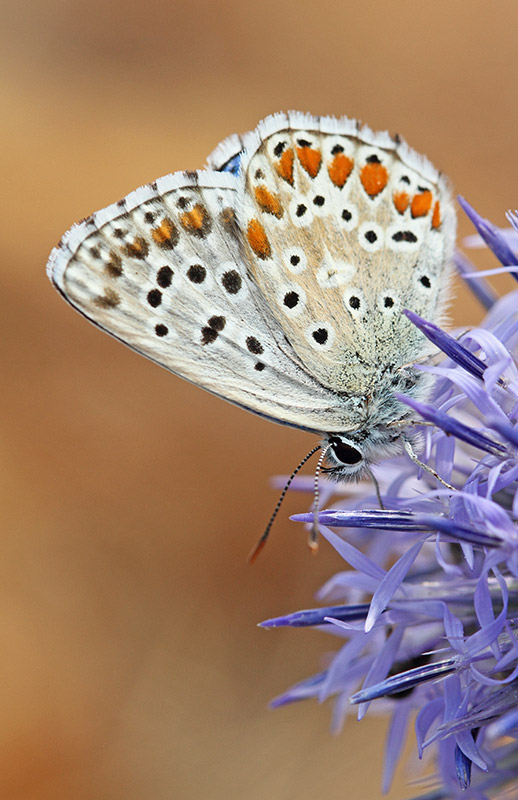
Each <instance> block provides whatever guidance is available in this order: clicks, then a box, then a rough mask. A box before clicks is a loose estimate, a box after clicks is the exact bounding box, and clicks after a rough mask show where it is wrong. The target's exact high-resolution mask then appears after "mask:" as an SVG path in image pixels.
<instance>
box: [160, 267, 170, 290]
mask: <svg viewBox="0 0 518 800" xmlns="http://www.w3.org/2000/svg"><path fill="white" fill-rule="evenodd" d="M173 274H174V273H173V270H172V269H171V267H160V269H159V270H158V272H157V274H156V282H157V283H158V285H159V286H161V287H162V289H167V287H168V286H171V281H172V280H173Z"/></svg>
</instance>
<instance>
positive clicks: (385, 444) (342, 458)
mask: <svg viewBox="0 0 518 800" xmlns="http://www.w3.org/2000/svg"><path fill="white" fill-rule="evenodd" d="M399 439H400V432H399V431H398V432H395V431H390V432H389V431H386V430H385V431H383V432H382V431H380V430H379V429H378V430H377V429H372V430H370V431H351V432H347V433H343V434H342V433H332V434H328V435H327V437H326V439H325V440H324V442H323V444H322V446H323V448H325V449H326V460H327V462H328V463H329V465H330V466H328V467H325V468H324V469H323V472H326V473H327V475H328V477H330V478H332V479H333V480H336V481H354V480H360V479H361V478H363V477H365V475H366V474H367V473H368V472H369V469H370V466H371V465H372V464H373V463H376V462H377V461H379V460H380V458H384V457H387V456H392V455H396V454H397V453H399V452H401V449H402V448H401V443H400V441H399Z"/></svg>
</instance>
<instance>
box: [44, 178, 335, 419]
mask: <svg viewBox="0 0 518 800" xmlns="http://www.w3.org/2000/svg"><path fill="white" fill-rule="evenodd" d="M237 186H238V179H237V178H236V177H235V176H234V175H233V174H231V173H227V174H225V173H217V172H211V171H206V172H197V173H176V174H173V175H168V176H165V177H164V178H161V179H159V180H158V181H156V182H155V183H153V184H150V185H148V186H144V187H141V188H140V189H138V190H136V191H135V192H132V193H131V194H130V195H128V196H127V197H126V198H124V200H122V201H120V202H119V203H116V204H114V205H111V206H109V207H108V208H106V209H103V210H102V211H99V212H97V213H95V214H93V215H92V216H91V217H89V218H87V219H86V220H84V221H83V222H81V223H80V224H78V225H76V226H74V227H73V228H72V229H71V230H70V231H69V232H68V233H67V234H65V236H64V237H63V239H62V241H61V242H60V244H59V245H58V247H56V248H55V249H54V250H53V252H52V254H51V256H50V260H49V266H48V271H49V276H50V278H51V280H52V281H53V283H54V284H55V286H56V287H57V289H58V290H59V291H60V292H61V293H62V294H63V296H64V297H65V299H66V300H68V302H69V303H71V305H72V306H74V307H75V308H76V309H77V310H78V311H79V312H80V313H82V314H84V316H86V317H87V318H88V319H89V320H90V321H91V322H93V323H94V324H95V325H97V326H98V327H100V328H102V329H103V330H105V331H106V332H107V333H110V334H111V335H112V336H115V337H116V338H117V339H120V340H121V341H122V342H124V343H125V344H126V345H128V346H129V347H131V348H132V349H133V350H136V351H137V352H139V353H141V354H142V355H144V356H146V357H147V358H150V359H152V360H153V361H155V362H156V363H157V364H160V365H161V366H163V367H165V368H166V369H168V370H170V371H171V372H173V373H175V374H177V375H179V376H181V377H182V378H186V379H187V380H189V381H191V382H193V383H195V384H197V385H199V386H201V387H203V388H205V389H207V390H209V391H210V392H212V393H214V394H216V395H219V396H220V397H223V398H225V399H226V400H229V401H231V402H233V403H235V404H237V405H239V406H242V407H244V408H247V409H249V410H250V411H253V412H256V413H257V414H260V415H261V416H264V417H267V418H270V419H273V420H275V421H278V422H282V423H285V424H289V425H292V426H294V427H299V428H303V429H308V430H313V431H323V430H330V431H337V430H343V428H344V415H343V407H342V406H343V403H342V401H341V400H340V398H337V397H336V396H335V394H334V393H333V392H330V391H328V390H326V389H324V388H323V387H322V386H320V385H319V383H318V381H317V380H315V378H313V377H312V376H310V375H309V374H308V373H307V370H306V369H305V368H304V367H303V365H302V363H301V362H300V359H299V358H298V356H297V355H296V353H295V352H294V351H293V349H292V348H291V346H290V345H289V343H288V342H287V341H286V337H285V335H284V333H283V330H282V328H281V326H280V325H279V323H278V322H277V321H276V320H275V318H274V317H273V316H271V315H270V314H269V312H268V309H267V308H265V307H264V304H263V300H262V297H261V295H260V293H259V291H258V289H257V287H256V286H255V285H254V283H253V281H252V280H251V279H250V276H249V274H248V272H247V267H246V264H245V261H244V260H243V255H242V252H241V247H240V241H241V237H240V235H239V231H238V228H237V226H236V220H235V203H236V198H237Z"/></svg>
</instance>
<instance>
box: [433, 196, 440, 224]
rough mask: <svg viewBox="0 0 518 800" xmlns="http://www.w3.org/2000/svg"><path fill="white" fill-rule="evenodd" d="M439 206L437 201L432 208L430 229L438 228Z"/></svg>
mask: <svg viewBox="0 0 518 800" xmlns="http://www.w3.org/2000/svg"><path fill="white" fill-rule="evenodd" d="M441 222H442V220H441V206H440V204H439V201H438V200H437V202H436V204H435V205H434V207H433V215H432V228H438V227H439V225H440V224H441Z"/></svg>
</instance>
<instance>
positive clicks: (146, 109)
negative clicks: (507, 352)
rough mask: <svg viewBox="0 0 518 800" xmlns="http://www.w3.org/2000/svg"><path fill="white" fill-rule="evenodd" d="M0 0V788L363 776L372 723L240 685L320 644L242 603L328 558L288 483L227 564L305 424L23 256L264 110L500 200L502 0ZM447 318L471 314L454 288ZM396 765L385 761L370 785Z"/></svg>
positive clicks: (511, 27)
mask: <svg viewBox="0 0 518 800" xmlns="http://www.w3.org/2000/svg"><path fill="white" fill-rule="evenodd" d="M0 8H1V10H2V32H1V34H0V36H1V37H2V42H1V47H0V67H1V74H2V78H1V84H0V92H1V97H2V100H1V102H2V110H3V114H2V120H3V122H2V126H1V128H0V141H1V150H0V152H1V153H2V156H3V165H2V183H3V186H2V192H1V203H2V206H3V207H2V212H1V213H2V219H3V221H4V224H3V225H2V226H1V232H0V236H1V252H2V254H3V257H2V260H1V265H0V280H1V296H0V300H1V303H2V311H1V314H0V324H1V326H2V332H1V341H2V350H3V361H2V377H3V380H2V391H1V400H0V403H1V405H0V425H1V429H2V433H1V451H0V470H1V479H0V492H1V495H2V496H1V504H0V507H1V509H2V516H3V525H2V539H1V544H2V557H1V560H0V637H1V643H2V646H1V651H2V666H1V668H0V674H1V680H0V796H1V797H2V798H3V797H5V798H10V800H22V798H23V800H29V798H30V799H31V800H47V799H48V800H51V799H52V800H60V799H61V798H67V800H71V799H72V798H73V800H91V798H96V800H119V798H120V800H142V798H150V799H151V798H153V800H170V799H171V798H181V800H197V799H198V798H205V797H210V798H211V800H222V799H223V798H225V799H226V798H234V797H236V798H247V800H260V799H261V800H262V798H265V797H273V798H282V799H283V800H284V799H286V800H291V799H292V798H293V800H295V798H297V800H310V798H311V799H313V798H315V797H327V798H339V797H340V798H341V797H350V798H361V799H362V800H363V798H376V797H379V795H380V790H379V786H380V776H381V762H382V742H383V736H384V731H385V723H384V721H383V720H381V719H380V718H377V717H375V716H371V717H368V718H367V719H365V720H364V721H362V722H361V723H360V724H358V723H356V722H355V721H354V720H353V719H352V718H351V719H350V720H349V721H348V723H347V725H346V728H345V731H344V733H343V734H342V735H340V736H339V737H336V738H333V737H331V735H330V734H329V732H328V725H329V718H330V707H319V706H318V705H317V704H313V703H308V704H305V705H304V704H302V705H295V706H290V707H288V708H285V709H281V710H278V711H276V712H269V711H268V710H267V708H266V706H267V701H268V700H269V699H270V698H271V697H272V696H274V695H275V694H277V693H279V692H280V691H282V690H283V689H285V688H286V687H287V686H288V685H290V684H291V683H293V682H295V681H297V680H300V679H302V678H303V677H306V676H307V675H309V674H311V673H312V672H314V671H316V670H317V669H318V668H319V665H320V663H321V662H320V659H321V657H322V655H323V654H324V653H325V652H326V650H328V649H333V648H334V647H336V644H334V640H333V639H332V638H331V637H325V636H323V635H322V634H319V633H315V632H311V631H299V632H296V631H289V630H285V631H282V630H281V631H274V632H270V633H267V632H265V631H263V630H260V629H258V628H257V627H256V623H257V622H258V621H260V620H261V619H265V618H267V617H269V616H273V615H277V614H281V613H284V612H287V611H289V610H295V609H298V608H304V607H309V606H311V605H312V604H313V602H314V601H313V594H314V592H315V591H316V589H317V588H318V587H319V586H320V585H321V583H322V582H323V581H324V580H325V579H326V578H327V577H329V576H330V575H331V574H332V573H333V572H335V571H336V570H337V569H341V568H342V567H343V564H342V562H340V561H339V559H338V557H337V556H335V554H334V553H333V552H331V550H330V548H329V547H328V546H327V545H325V544H323V545H322V547H321V550H320V554H319V556H318V558H316V559H315V558H311V557H310V555H309V552H308V549H307V547H306V543H305V541H306V534H305V531H304V530H303V528H302V527H300V526H297V525H295V524H294V523H290V522H289V521H288V516H289V513H294V512H295V511H298V510H305V509H306V508H307V506H308V505H309V499H308V498H306V497H304V496H300V495H292V496H290V497H288V499H287V502H286V505H285V508H284V511H283V513H282V514H281V517H280V519H279V521H278V524H277V525H276V528H275V530H274V535H273V536H272V541H271V542H270V544H269V546H268V547H267V549H266V551H265V552H264V553H263V555H262V557H261V558H260V559H259V560H258V562H257V563H256V564H255V565H254V567H253V568H249V567H247V565H246V564H245V557H246V554H247V552H248V550H249V548H250V547H251V545H252V544H253V542H254V541H255V540H256V538H257V536H258V535H259V534H260V532H261V530H262V528H263V526H264V523H265V522H266V520H267V518H268V516H269V514H270V512H271V510H272V508H273V506H274V504H275V501H276V496H277V492H276V491H272V490H271V489H270V488H269V486H268V481H269V477H270V476H271V475H274V474H278V473H282V474H283V473H286V472H289V471H291V469H292V468H293V467H294V466H295V464H296V463H297V462H298V461H299V459H300V458H301V457H302V455H304V454H305V453H306V452H307V450H309V448H310V447H311V446H312V443H313V440H312V439H311V437H308V436H307V435H305V434H303V433H299V432H295V431H291V430H288V429H286V428H282V427H278V426H275V425H272V424H271V423H267V422H264V421H262V420H260V419H256V418H255V417H252V416H251V415H249V414H246V413H244V412H242V411H240V410H237V409H235V408H233V407H231V406H229V405H227V404H226V403H224V402H222V401H220V400H217V399H215V398H213V397H211V396H209V395H207V394H205V393H204V392H202V391H200V390H198V389H197V388H195V387H193V386H190V385H187V384H186V383H183V382H182V381H180V380H179V379H176V378H174V377H172V376H171V375H169V374H168V373H166V372H165V371H164V370H160V369H158V368H157V367H156V366H154V365H153V364H151V363H148V362H146V361H145V360H144V359H142V358H140V357H139V356H137V355H135V354H134V353H132V352H130V351H129V350H127V349H125V348H124V347H122V346H121V345H120V344H119V343H117V342H116V341H114V340H111V339H110V338H109V337H108V336H105V335H104V334H102V333H100V332H99V331H98V330H96V329H95V328H94V327H93V326H90V325H88V324H86V322H85V320H84V319H82V318H81V317H80V316H79V315H77V314H75V313H73V311H72V310H70V309H69V308H68V307H67V306H66V305H65V304H64V303H63V301H62V300H61V299H60V298H59V297H58V295H57V293H56V292H54V290H53V289H52V288H51V286H50V284H49V283H48V281H47V279H46V277H45V272H44V268H45V262H46V258H47V255H48V253H49V251H50V249H51V248H52V246H53V245H54V244H55V243H56V242H57V241H58V239H59V238H60V236H61V234H62V233H63V232H64V230H65V229H67V228H68V227H69V226H70V225H71V224H72V223H73V222H74V221H75V220H77V219H79V218H81V217H84V216H86V215H87V214H88V213H90V212H91V211H93V210H95V209H97V208H101V207H102V206H104V205H107V204H108V203H110V202H112V201H114V200H117V199H118V198H120V197H122V196H123V195H124V194H126V193H127V192H128V191H130V190H131V189H133V188H135V187H136V186H138V185H140V184H142V183H145V182H147V181H150V180H152V179H154V178H156V177H158V176H159V175H162V174H164V173H167V172H170V171H174V170H179V169H185V168H190V169H192V168H198V167H201V166H202V165H203V163H204V159H205V157H206V155H207V154H208V153H209V152H210V151H211V150H212V149H213V147H214V146H215V145H216V144H217V142H218V141H219V140H220V139H222V138H224V137H225V136H227V135H228V134H230V133H232V132H234V131H243V130H248V129H250V128H252V127H254V126H255V124H256V123H257V121H258V120H259V119H260V118H261V117H263V116H265V115H267V114H268V113H271V112H273V111H277V110H286V109H289V108H296V109H300V110H308V111H312V112H314V113H318V114H326V113H327V114H337V115H341V114H347V115H349V116H352V117H358V118H360V119H363V120H364V121H365V122H368V123H369V124H370V125H371V126H372V127H374V128H376V129H385V128H387V129H389V130H390V131H392V132H396V131H397V132H400V133H402V134H403V135H404V136H405V137H406V138H407V139H408V141H409V142H410V144H411V145H412V146H414V147H415V148H416V149H418V150H419V151H421V152H425V153H426V154H427V155H428V156H429V157H430V158H431V159H432V161H433V162H434V163H435V164H436V165H437V166H438V167H439V168H440V169H442V170H443V171H444V172H446V173H447V174H448V175H449V176H450V177H451V178H452V180H453V182H454V185H455V188H456V190H457V191H459V192H460V193H462V194H464V195H465V196H466V197H467V198H468V199H469V200H470V201H471V202H472V204H473V205H474V206H475V207H476V208H477V209H478V210H479V211H480V212H481V213H483V214H484V215H486V216H488V217H490V218H492V219H493V220H494V221H495V222H498V223H500V224H503V223H504V212H505V210H506V209H507V208H508V207H514V206H515V205H516V203H517V200H518V197H517V188H516V187H517V186H518V158H517V152H516V143H517V134H516V131H517V129H518V103H517V90H516V80H517V79H516V75H517V66H518V53H517V49H516V31H517V30H518V4H516V2H514V1H513V0H501V1H500V2H499V3H498V4H494V3H488V2H487V0H464V1H463V2H462V1H459V0H452V2H449V3H416V2H415V1H412V2H411V1H410V0H405V1H404V2H401V1H399V2H398V1H397V0H395V2H391V3H387V2H386V0H371V2H364V3H359V2H354V3H353V2H347V0H346V1H345V2H339V0H334V2H329V1H328V0H322V2H320V3H318V4H316V3H312V2H305V0H297V1H295V0H262V2H260V3H256V2H249V0H240V1H239V2H238V0H220V2H211V1H210V0H200V2H197V3H185V2H184V3H179V2H175V0H172V2H166V0H148V2H146V3H138V2H136V1H135V0H129V2H122V1H121V0H116V1H113V2H109V3H107V2H106V0H103V2H100V0H90V2H88V3H84V2H79V0H55V1H54V2H52V1H51V0H42V1H41V2H38V0H36V2H30V3H28V2H25V3H23V2H22V3H20V2H19V0H3V2H2V3H1V4H0ZM470 232H471V228H470V225H469V224H468V223H467V222H466V221H465V220H464V219H461V221H460V233H461V236H462V235H466V234H468V233H470ZM477 263H478V264H479V265H485V266H488V267H489V266H492V265H493V261H491V259H488V258H487V257H486V258H484V257H483V256H479V257H478V259H477ZM499 286H500V287H502V288H508V287H510V286H511V279H509V278H507V277H504V278H502V280H501V281H500V284H499ZM452 316H453V318H454V320H455V322H457V323H459V324H473V323H476V322H477V321H479V320H480V318H481V316H482V311H481V309H480V308H479V307H478V306H477V305H476V303H475V302H474V301H473V300H472V298H471V297H470V296H469V294H468V293H467V292H466V291H465V290H464V289H462V288H459V289H458V293H457V300H456V302H455V305H454V307H453V313H452ZM413 777H414V774H410V776H409V775H408V774H407V773H406V772H405V770H404V769H399V770H398V774H397V779H396V782H395V785H394V787H393V789H392V791H391V793H390V795H389V797H390V798H392V800H394V799H395V798H402V797H408V796H410V795H411V794H413V793H414V792H415V790H414V789H412V788H409V787H408V786H407V785H406V783H407V781H408V780H409V779H412V778H413Z"/></svg>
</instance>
